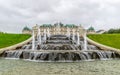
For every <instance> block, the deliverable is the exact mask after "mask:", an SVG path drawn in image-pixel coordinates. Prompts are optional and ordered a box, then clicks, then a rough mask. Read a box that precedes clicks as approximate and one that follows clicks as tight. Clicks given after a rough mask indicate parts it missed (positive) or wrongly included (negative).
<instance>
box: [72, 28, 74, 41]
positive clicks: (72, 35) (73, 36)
mask: <svg viewBox="0 0 120 75" xmlns="http://www.w3.org/2000/svg"><path fill="white" fill-rule="evenodd" d="M72 40H73V41H74V40H75V30H73V35H72Z"/></svg>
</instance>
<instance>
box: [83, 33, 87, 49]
mask: <svg viewBox="0 0 120 75" xmlns="http://www.w3.org/2000/svg"><path fill="white" fill-rule="evenodd" d="M84 50H87V38H86V32H85V33H84Z"/></svg>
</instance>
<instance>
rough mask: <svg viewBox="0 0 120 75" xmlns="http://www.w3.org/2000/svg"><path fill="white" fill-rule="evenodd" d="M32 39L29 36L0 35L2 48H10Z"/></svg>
mask: <svg viewBox="0 0 120 75" xmlns="http://www.w3.org/2000/svg"><path fill="white" fill-rule="evenodd" d="M28 38H30V35H27V34H3V33H0V48H4V47H8V46H11V45H14V44H17V43H20V42H22V41H24V40H26V39H28Z"/></svg>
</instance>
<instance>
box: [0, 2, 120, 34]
mask: <svg viewBox="0 0 120 75" xmlns="http://www.w3.org/2000/svg"><path fill="white" fill-rule="evenodd" d="M119 4H120V1H119V0H114V1H113V0H0V31H5V32H15V33H16V32H17V33H18V32H21V30H22V28H23V27H24V26H26V25H27V26H29V27H32V26H34V25H35V24H43V23H55V22H57V21H61V22H63V23H65V24H66V23H74V24H77V25H78V24H83V26H84V27H85V28H88V27H89V26H91V25H92V26H94V27H95V28H96V29H109V28H117V27H120V22H119V19H120V14H119V13H120V10H119V7H120V5H119ZM7 27H9V28H7Z"/></svg>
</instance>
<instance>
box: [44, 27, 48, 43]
mask: <svg viewBox="0 0 120 75" xmlns="http://www.w3.org/2000/svg"><path fill="white" fill-rule="evenodd" d="M46 39H47V37H46V30H45V29H44V41H46Z"/></svg>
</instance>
